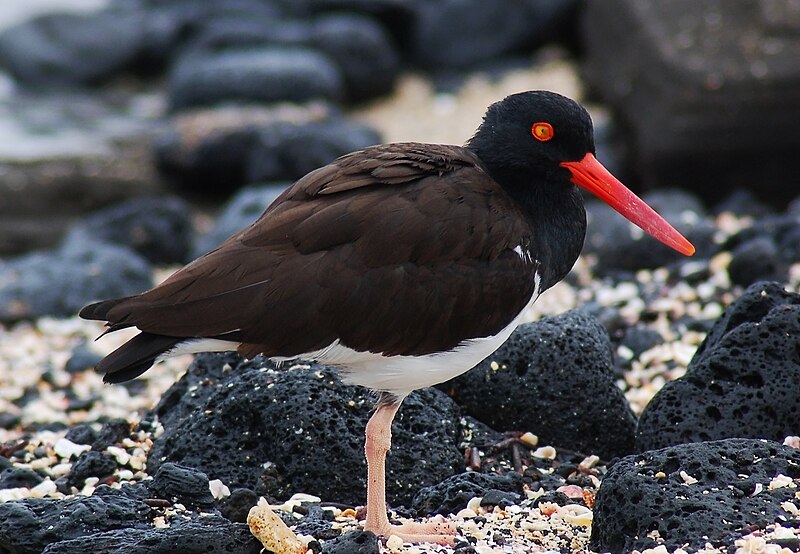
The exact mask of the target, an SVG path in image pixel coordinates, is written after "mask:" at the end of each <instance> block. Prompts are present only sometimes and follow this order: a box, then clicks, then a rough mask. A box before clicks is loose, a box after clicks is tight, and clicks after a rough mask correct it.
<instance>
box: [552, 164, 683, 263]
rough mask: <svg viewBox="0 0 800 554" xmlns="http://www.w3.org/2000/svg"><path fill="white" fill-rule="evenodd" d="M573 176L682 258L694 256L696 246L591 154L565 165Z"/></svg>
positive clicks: (577, 181)
mask: <svg viewBox="0 0 800 554" xmlns="http://www.w3.org/2000/svg"><path fill="white" fill-rule="evenodd" d="M561 166H562V167H565V168H567V169H569V171H570V172H571V173H572V182H573V183H575V184H576V185H578V186H579V187H582V188H584V189H586V190H588V191H589V192H591V193H592V194H594V195H595V196H597V197H598V198H599V199H600V200H602V201H603V202H605V203H606V204H608V205H609V206H611V207H612V208H614V209H615V210H617V211H618V212H619V213H620V214H622V215H623V216H625V218H626V219H628V220H629V221H630V222H631V223H633V224H634V225H636V226H637V227H639V228H640V229H642V230H643V231H644V232H645V233H647V234H649V235H651V236H653V237H654V238H656V239H658V240H659V241H661V242H663V243H664V244H666V245H667V246H669V247H670V248H672V249H674V250H677V251H678V252H680V253H681V254H684V255H686V256H691V255H692V254H694V246H693V245H692V243H691V242H689V241H688V240H686V238H685V237H684V236H683V235H681V234H680V233H679V232H678V231H677V230H675V228H674V227H673V226H672V225H670V224H669V223H667V222H666V221H665V220H664V218H663V217H661V216H660V215H658V214H657V213H656V212H655V210H653V208H651V207H650V206H648V205H647V204H645V202H644V201H643V200H642V199H641V198H639V197H638V196H636V195H635V194H634V193H632V192H631V191H630V190H629V189H628V188H627V187H626V186H625V185H623V184H622V183H620V182H619V180H617V178H616V177H614V176H613V175H612V174H611V172H610V171H608V170H607V169H606V168H605V167H603V164H601V163H600V162H598V161H597V158H595V157H594V155H593V154H592V153H591V152H589V153H587V154H586V155H585V156H584V157H583V159H582V160H580V161H577V162H562V163H561Z"/></svg>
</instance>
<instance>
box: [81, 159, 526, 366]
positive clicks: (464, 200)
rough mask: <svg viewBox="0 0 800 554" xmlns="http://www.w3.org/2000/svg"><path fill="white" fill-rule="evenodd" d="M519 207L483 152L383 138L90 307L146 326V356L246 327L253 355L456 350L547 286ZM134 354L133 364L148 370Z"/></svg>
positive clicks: (96, 315)
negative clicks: (524, 255) (154, 276)
mask: <svg viewBox="0 0 800 554" xmlns="http://www.w3.org/2000/svg"><path fill="white" fill-rule="evenodd" d="M514 210H517V208H516V206H515V204H514V203H513V201H512V200H511V199H510V198H509V197H508V196H507V195H506V194H505V193H504V192H503V191H502V189H501V188H500V186H499V185H497V183H495V182H494V181H493V180H491V179H490V178H489V177H488V175H487V174H486V172H485V171H484V170H483V169H482V167H481V165H480V162H479V161H478V160H477V159H476V158H475V156H474V155H473V154H472V153H471V152H470V151H469V150H466V149H464V148H460V147H456V146H435V145H418V144H397V145H388V146H384V147H374V148H369V149H366V150H363V151H360V152H356V153H353V154H349V155H347V156H344V157H342V158H340V159H339V160H337V161H336V162H334V163H333V164H330V165H328V166H325V167H323V168H320V169H318V170H316V171H313V172H311V173H309V174H308V175H307V176H305V177H304V178H302V179H300V180H299V181H297V182H296V183H295V184H294V185H293V186H292V187H290V188H289V189H288V190H287V191H285V192H284V193H283V194H282V195H281V196H280V197H279V198H278V199H277V200H276V201H275V203H273V204H272V205H271V206H270V207H269V208H268V209H267V210H266V211H265V212H264V214H263V215H262V217H261V218H260V219H259V220H258V221H257V222H256V223H255V224H253V225H252V226H250V227H249V228H247V229H245V230H244V231H242V232H240V233H238V234H237V235H235V236H234V237H231V238H230V239H228V241H226V242H225V243H223V245H222V246H220V247H219V248H218V249H216V250H215V251H212V252H211V253H209V254H207V255H206V256H204V257H202V258H200V259H198V260H196V261H194V262H192V263H191V264H189V265H188V266H186V267H185V268H183V269H182V270H179V271H178V272H176V273H175V274H173V275H172V276H171V277H170V278H169V279H167V281H165V282H164V283H162V284H161V285H159V286H158V287H156V288H155V289H153V290H151V291H148V292H146V293H144V294H141V295H138V296H135V297H131V298H127V299H121V300H116V301H110V302H105V303H99V304H95V305H92V306H89V307H87V308H85V309H84V311H82V312H81V314H82V315H84V316H86V317H91V318H93V319H106V320H107V321H109V324H110V325H111V326H112V327H118V326H136V327H138V328H139V329H140V330H142V331H144V333H143V334H142V335H144V336H145V338H142V339H139V341H138V342H139V343H143V344H144V345H145V346H146V348H145V347H144V346H143V347H142V352H144V354H141V356H140V357H141V358H142V363H145V362H146V361H147V360H148V359H150V358H151V357H152V356H151V354H154V353H155V351H156V350H158V348H159V347H160V346H164V345H169V340H170V339H169V337H208V336H215V335H220V334H223V333H227V332H230V331H232V330H237V333H236V336H237V340H241V342H243V343H245V345H244V346H242V348H243V349H244V350H245V351H247V352H248V353H252V352H255V351H258V352H263V353H265V354H267V355H273V356H286V357H289V356H293V355H297V354H301V353H304V352H309V351H313V350H317V349H320V348H324V347H325V346H327V345H328V344H330V343H331V342H333V341H334V340H336V339H340V340H341V342H342V343H343V344H346V345H348V346H350V347H351V348H354V349H356V350H369V351H373V352H385V353H388V354H421V353H429V352H433V351H437V350H441V349H444V348H451V347H453V346H455V344H457V343H458V342H459V341H460V340H462V339H463V338H465V337H478V336H488V335H490V334H494V333H496V332H497V331H499V330H500V329H502V328H503V327H505V325H507V324H508V321H507V319H508V315H507V314H509V313H512V312H513V309H511V310H509V309H501V310H498V309H497V307H498V306H499V305H504V306H505V305H510V307H511V308H519V309H521V308H522V307H523V306H524V305H525V304H526V303H527V300H528V299H529V298H530V297H531V295H532V294H533V272H534V269H535V267H534V264H529V266H526V265H525V262H524V261H523V260H521V259H520V258H519V256H516V255H511V256H503V255H502V254H503V252H504V251H506V250H508V249H511V248H513V247H515V246H517V245H518V244H520V242H519V241H520V240H522V239H523V238H524V239H525V240H529V238H530V237H529V236H528V235H529V234H530V229H529V228H528V227H527V225H526V224H524V223H521V222H523V221H524V218H523V217H509V216H507V215H506V216H505V217H503V216H500V215H498V214H503V213H505V214H508V213H509V212H513V211H514ZM523 266H524V267H527V268H528V270H529V271H524V268H523ZM521 268H523V270H522V271H521ZM411 308H413V310H412V309H411ZM514 313H515V312H514ZM475 314H478V316H476V315H475ZM142 335H140V336H142ZM155 335H165V336H166V338H163V337H162V338H163V340H161V342H157V341H155V340H154V339H151V338H148V337H150V336H155ZM123 354H125V352H123V353H121V354H119V355H118V357H119V356H122V355H123ZM134 358H135V356H134ZM128 361H129V363H128V366H129V367H131V368H133V369H131V370H130V371H129V372H128V373H126V374H125V375H129V374H132V373H135V372H136V371H138V370H139V369H140V368H139V366H137V365H136V363H135V360H133V361H130V360H128ZM109 363H111V362H109Z"/></svg>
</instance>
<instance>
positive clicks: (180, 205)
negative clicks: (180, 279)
mask: <svg viewBox="0 0 800 554" xmlns="http://www.w3.org/2000/svg"><path fill="white" fill-rule="evenodd" d="M190 215H191V210H190V208H189V205H188V204H187V203H186V202H185V201H184V200H182V199H180V198H178V197H176V196H166V197H159V198H154V197H152V198H136V199H133V200H128V201H127V202H123V203H121V204H116V205H114V206H111V207H109V208H105V209H102V210H98V211H96V212H94V213H92V214H89V215H88V216H87V217H86V218H84V219H83V220H82V221H81V222H80V223H79V224H77V225H76V226H75V227H73V228H72V229H71V230H70V232H69V234H68V235H67V237H66V239H65V240H66V241H68V242H69V241H87V240H100V241H104V242H108V243H111V244H116V245H120V246H125V247H127V248H130V249H131V250H133V251H134V252H136V253H138V254H139V255H140V256H142V257H143V258H145V259H147V260H148V261H149V262H150V263H152V264H177V263H186V262H187V261H188V260H189V246H190V244H191V240H192V234H193V231H192V224H191V220H190Z"/></svg>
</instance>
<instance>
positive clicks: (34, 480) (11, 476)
mask: <svg viewBox="0 0 800 554" xmlns="http://www.w3.org/2000/svg"><path fill="white" fill-rule="evenodd" d="M42 481H44V478H43V477H42V476H41V475H39V474H38V473H36V472H35V471H33V470H32V469H28V468H26V467H8V468H5V469H3V471H1V472H0V489H16V488H19V487H26V488H30V487H35V486H36V485H38V484H39V483H41V482H42Z"/></svg>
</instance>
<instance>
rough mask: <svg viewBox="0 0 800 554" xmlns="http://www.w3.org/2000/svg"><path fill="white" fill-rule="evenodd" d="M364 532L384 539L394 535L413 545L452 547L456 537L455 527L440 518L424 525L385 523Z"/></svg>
mask: <svg viewBox="0 0 800 554" xmlns="http://www.w3.org/2000/svg"><path fill="white" fill-rule="evenodd" d="M365 530H366V531H372V532H373V533H375V534H376V535H379V536H383V537H386V538H389V537H390V536H392V535H396V536H398V537H400V538H401V539H403V542H409V543H414V544H417V543H422V542H430V543H436V544H445V545H453V544H455V535H456V526H455V525H453V524H452V523H450V522H449V521H447V520H445V519H444V518H442V517H441V516H439V517H438V518H435V519H433V520H431V521H427V522H424V523H419V522H416V521H407V522H405V523H401V524H399V525H392V524H390V523H389V522H388V521H387V522H386V523H385V524H384V525H380V526H379V528H378V529H370V528H369V527H366V528H365Z"/></svg>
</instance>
